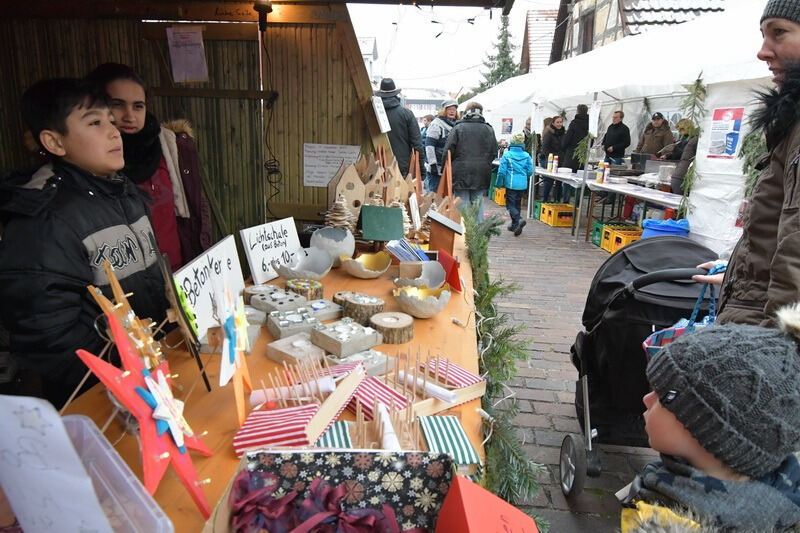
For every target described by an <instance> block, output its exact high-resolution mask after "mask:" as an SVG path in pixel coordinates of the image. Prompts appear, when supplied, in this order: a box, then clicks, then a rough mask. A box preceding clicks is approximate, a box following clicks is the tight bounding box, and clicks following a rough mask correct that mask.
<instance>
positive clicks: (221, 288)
mask: <svg viewBox="0 0 800 533" xmlns="http://www.w3.org/2000/svg"><path fill="white" fill-rule="evenodd" d="M174 276H175V282H176V283H177V284H178V285H180V286H181V288H182V289H183V292H185V293H186V299H187V300H188V301H189V303H190V304H191V306H192V309H193V310H194V314H195V316H196V317H197V338H198V339H200V340H201V341H202V340H203V338H204V337H205V335H206V332H207V331H208V328H211V327H214V326H218V325H219V321H218V319H217V317H215V313H214V305H215V303H216V305H217V306H218V308H219V312H220V313H222V306H223V305H224V301H225V283H226V282H227V283H228V289H229V290H230V291H231V297H232V298H234V300H235V299H236V298H238V297H239V295H241V294H242V291H244V278H243V277H242V267H241V265H240V264H239V254H238V253H237V252H236V240H235V239H234V238H233V235H228V236H227V237H225V238H224V239H222V240H221V241H219V242H218V243H217V244H215V245H214V246H212V247H211V248H209V249H208V250H206V251H205V253H203V254H202V255H200V256H198V257H197V258H196V259H194V260H193V261H192V262H191V263H189V264H187V265H186V266H184V267H183V268H182V269H180V270H178V271H177V272H175V274H174ZM219 318H222V317H219Z"/></svg>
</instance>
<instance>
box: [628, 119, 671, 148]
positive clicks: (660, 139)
mask: <svg viewBox="0 0 800 533" xmlns="http://www.w3.org/2000/svg"><path fill="white" fill-rule="evenodd" d="M674 142H675V137H673V135H672V130H670V129H669V124H667V121H666V120H664V115H662V114H661V113H659V112H656V113H653V117H652V119H651V120H650V124H648V125H647V127H646V128H645V129H644V133H642V138H641V139H639V144H638V145H637V146H636V152H637V153H640V154H657V153H658V152H660V151H661V150H662V149H663V148H664V147H665V146H667V145H669V144H672V143H674Z"/></svg>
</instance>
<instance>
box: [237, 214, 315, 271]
mask: <svg viewBox="0 0 800 533" xmlns="http://www.w3.org/2000/svg"><path fill="white" fill-rule="evenodd" d="M239 234H240V235H241V236H242V243H243V244H244V248H245V250H244V253H245V255H246V256H247V263H248V264H249V265H250V273H251V274H252V275H253V283H255V284H256V285H260V284H262V283H266V282H267V281H269V280H271V279H274V278H276V277H277V276H278V274H277V273H276V272H275V270H274V269H273V268H272V266H271V265H270V263H271V262H272V261H273V259H277V260H278V261H280V262H281V264H284V265H285V264H287V263H288V262H289V260H290V259H291V254H292V253H294V252H296V251H297V250H299V249H300V239H299V238H298V237H297V228H296V227H295V225H294V218H292V217H289V218H284V219H282V220H278V221H275V222H270V223H268V224H261V225H260V226H253V227H252V228H245V229H243V230H241V231H239Z"/></svg>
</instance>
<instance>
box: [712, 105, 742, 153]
mask: <svg viewBox="0 0 800 533" xmlns="http://www.w3.org/2000/svg"><path fill="white" fill-rule="evenodd" d="M743 118H744V108H743V107H723V108H718V109H715V110H714V113H713V114H712V115H711V132H710V134H709V141H708V156H707V157H708V159H733V158H734V157H736V152H737V151H738V149H739V144H740V141H741V139H740V132H741V130H742V119H743Z"/></svg>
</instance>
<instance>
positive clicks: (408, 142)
mask: <svg viewBox="0 0 800 533" xmlns="http://www.w3.org/2000/svg"><path fill="white" fill-rule="evenodd" d="M375 94H376V95H377V96H380V97H381V99H382V100H383V108H384V109H386V116H387V117H388V118H389V125H390V126H391V127H392V129H391V130H390V131H388V132H387V133H386V135H387V136H388V137H389V144H391V145H392V152H393V153H394V158H395V159H396V160H397V166H398V167H400V172H402V174H403V176H405V175H406V174H408V170H409V169H408V166H409V164H410V163H411V149H412V148H413V149H414V150H416V151H417V153H418V154H420V160H419V163H420V167H422V165H423V164H424V163H425V151H424V149H423V148H422V135H421V134H420V132H419V125H417V119H416V117H414V113H412V112H411V110H410V109H406V108H405V107H403V106H402V104H401V102H400V98H399V97H398V96H397V95H398V94H400V89H397V88H396V87H395V85H394V80H393V79H392V78H383V79H382V80H381V88H380V90H379V91H376V92H375Z"/></svg>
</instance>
